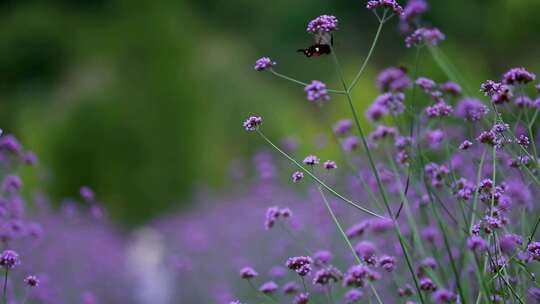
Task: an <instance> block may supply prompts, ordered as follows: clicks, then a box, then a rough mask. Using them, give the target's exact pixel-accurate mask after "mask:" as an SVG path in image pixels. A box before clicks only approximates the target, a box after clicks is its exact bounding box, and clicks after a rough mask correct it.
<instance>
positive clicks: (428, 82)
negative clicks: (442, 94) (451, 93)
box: [415, 77, 437, 93]
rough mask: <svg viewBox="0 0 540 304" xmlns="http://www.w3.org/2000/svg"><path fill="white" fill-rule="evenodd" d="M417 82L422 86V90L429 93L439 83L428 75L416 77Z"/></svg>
mask: <svg viewBox="0 0 540 304" xmlns="http://www.w3.org/2000/svg"><path fill="white" fill-rule="evenodd" d="M415 83H416V85H417V86H419V87H420V88H422V90H424V91H426V92H428V93H429V92H431V91H432V90H433V89H435V86H436V85H437V83H436V82H435V81H433V80H432V79H429V78H426V77H420V78H418V79H416V81H415Z"/></svg>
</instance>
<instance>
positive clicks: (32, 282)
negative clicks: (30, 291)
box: [24, 275, 39, 287]
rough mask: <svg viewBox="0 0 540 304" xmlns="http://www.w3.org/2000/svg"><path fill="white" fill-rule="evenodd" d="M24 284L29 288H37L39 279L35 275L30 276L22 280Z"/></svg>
mask: <svg viewBox="0 0 540 304" xmlns="http://www.w3.org/2000/svg"><path fill="white" fill-rule="evenodd" d="M24 283H26V285H28V286H30V287H37V286H39V279H38V277H36V276H35V275H30V276H27V277H26V278H25V279H24Z"/></svg>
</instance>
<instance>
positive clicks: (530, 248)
mask: <svg viewBox="0 0 540 304" xmlns="http://www.w3.org/2000/svg"><path fill="white" fill-rule="evenodd" d="M527 252H528V253H529V254H530V255H531V257H532V258H533V259H535V260H537V261H540V242H531V243H530V244H529V245H527Z"/></svg>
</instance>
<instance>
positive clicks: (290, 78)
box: [270, 69, 346, 95]
mask: <svg viewBox="0 0 540 304" xmlns="http://www.w3.org/2000/svg"><path fill="white" fill-rule="evenodd" d="M270 72H271V73H272V74H274V75H275V76H277V77H279V78H282V79H285V80H288V81H290V82H294V83H296V84H298V85H301V86H303V87H305V86H307V85H308V83H305V82H303V81H300V80H297V79H294V78H292V77H289V76H286V75H283V74H281V73H278V72H276V71H274V70H273V69H270ZM327 91H328V92H330V93H334V94H340V95H345V93H346V92H344V91H340V90H332V89H327Z"/></svg>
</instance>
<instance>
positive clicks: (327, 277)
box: [313, 266, 343, 286]
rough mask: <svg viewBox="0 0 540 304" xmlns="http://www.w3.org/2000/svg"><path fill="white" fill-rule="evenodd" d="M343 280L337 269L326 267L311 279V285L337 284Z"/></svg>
mask: <svg viewBox="0 0 540 304" xmlns="http://www.w3.org/2000/svg"><path fill="white" fill-rule="evenodd" d="M342 278H343V274H342V273H341V271H339V270H338V269H337V268H335V267H333V266H328V267H326V268H323V269H320V270H318V271H317V272H316V273H315V275H314V277H313V284H317V285H323V286H324V285H328V284H330V283H332V282H334V283H337V282H338V281H340V280H341V279H342Z"/></svg>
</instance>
